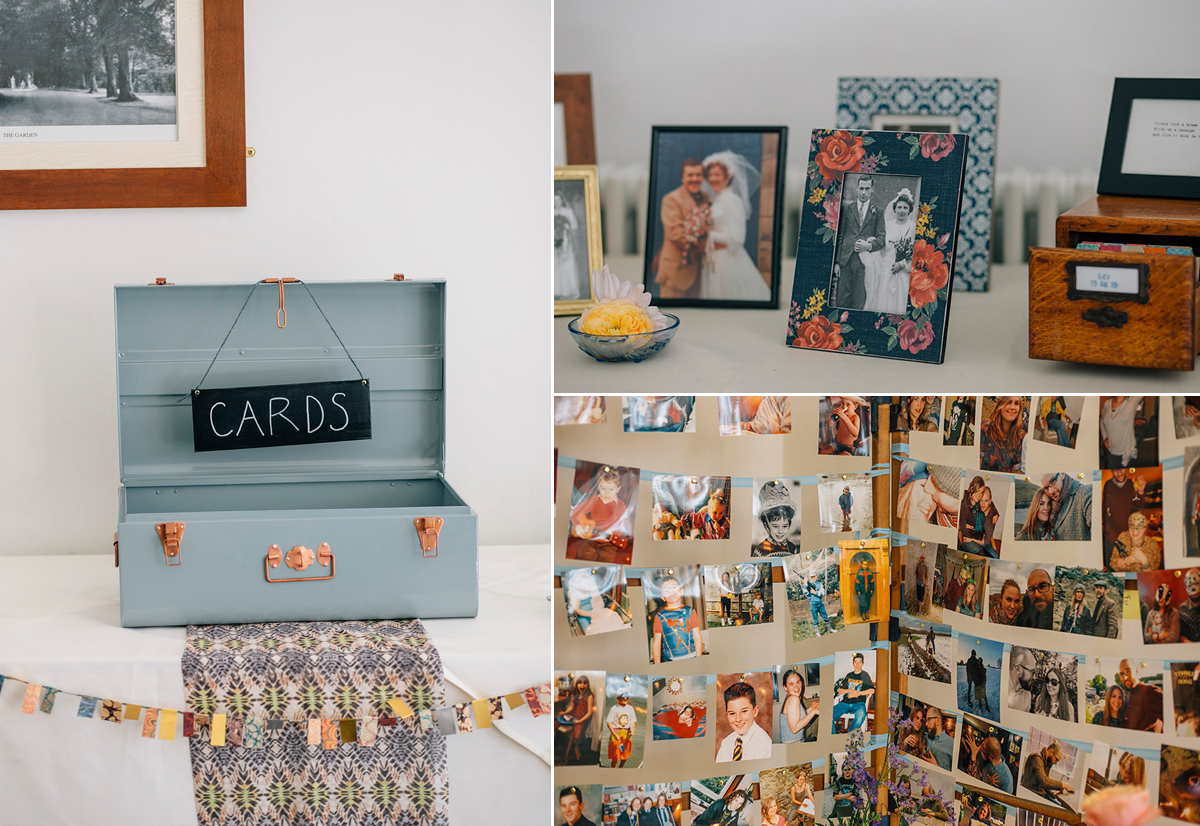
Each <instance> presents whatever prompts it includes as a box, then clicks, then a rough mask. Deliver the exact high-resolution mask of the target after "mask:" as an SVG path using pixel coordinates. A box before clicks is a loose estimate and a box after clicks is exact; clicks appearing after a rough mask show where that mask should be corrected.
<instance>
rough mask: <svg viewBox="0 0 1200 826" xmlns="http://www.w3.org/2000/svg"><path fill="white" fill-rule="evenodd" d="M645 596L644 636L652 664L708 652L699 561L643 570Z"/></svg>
mask: <svg viewBox="0 0 1200 826" xmlns="http://www.w3.org/2000/svg"><path fill="white" fill-rule="evenodd" d="M642 592H643V594H644V595H645V597H646V636H647V638H648V639H649V641H650V662H651V664H652V665H658V664H659V663H665V662H671V661H672V660H688V659H692V658H693V657H699V656H703V655H705V654H707V653H708V630H707V629H708V626H707V624H706V623H705V618H704V598H703V594H702V591H701V576H700V566H699V565H679V566H676V567H674V568H659V569H657V570H652V569H647V570H645V571H643V572H642Z"/></svg>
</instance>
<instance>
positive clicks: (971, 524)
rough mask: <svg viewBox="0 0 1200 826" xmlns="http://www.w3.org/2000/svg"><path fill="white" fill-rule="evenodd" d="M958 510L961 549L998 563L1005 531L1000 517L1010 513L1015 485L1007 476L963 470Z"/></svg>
mask: <svg viewBox="0 0 1200 826" xmlns="http://www.w3.org/2000/svg"><path fill="white" fill-rule="evenodd" d="M962 485H963V495H962V502H961V504H960V506H959V510H958V549H959V550H960V551H967V552H969V553H973V554H979V555H980V556H986V557H990V558H992V559H997V558H999V556H1000V543H1001V535H1002V534H1003V533H1004V528H1003V526H1002V525H1001V524H1000V517H1001V514H1003V513H1004V512H1005V511H1006V510H1007V509H1008V499H1009V492H1010V491H1011V490H1012V482H1011V480H1009V479H1008V478H1007V477H1004V476H992V475H991V474H990V473H982V474H981V473H977V472H976V471H973V470H964V471H963V475H962Z"/></svg>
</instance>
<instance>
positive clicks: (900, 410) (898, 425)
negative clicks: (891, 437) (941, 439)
mask: <svg viewBox="0 0 1200 826" xmlns="http://www.w3.org/2000/svg"><path fill="white" fill-rule="evenodd" d="M891 424H892V432H893V433H908V432H909V431H912V430H920V431H924V432H926V433H937V432H938V430H939V429H941V424H942V397H941V396H901V397H900V401H899V403H898V404H895V405H892V423H891Z"/></svg>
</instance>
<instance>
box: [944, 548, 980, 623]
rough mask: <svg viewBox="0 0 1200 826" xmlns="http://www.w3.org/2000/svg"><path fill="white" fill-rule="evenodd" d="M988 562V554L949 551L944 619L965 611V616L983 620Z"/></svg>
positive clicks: (946, 557) (946, 562)
mask: <svg viewBox="0 0 1200 826" xmlns="http://www.w3.org/2000/svg"><path fill="white" fill-rule="evenodd" d="M988 564H989V560H988V558H987V557H986V556H976V555H975V554H968V553H963V552H962V551H951V550H947V551H946V556H945V566H946V569H945V573H944V574H943V579H944V580H945V582H946V593H945V596H944V597H943V598H942V603H943V605H944V609H943V612H942V617H943V619H945V618H946V614H962V615H963V616H965V617H974V618H975V619H983V612H984V599H985V598H986V596H985V594H984V591H985V590H986V583H987V577H988Z"/></svg>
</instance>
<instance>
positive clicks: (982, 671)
mask: <svg viewBox="0 0 1200 826" xmlns="http://www.w3.org/2000/svg"><path fill="white" fill-rule="evenodd" d="M1003 657H1004V644H1003V643H1000V642H996V641H995V640H989V639H985V638H983V637H968V636H962V637H959V638H958V662H957V664H956V666H955V668H956V670H957V674H956V680H955V687H956V691H957V694H958V710H959V711H963V712H967V711H969V712H971V713H972V714H976V715H978V716H980V717H986V718H987V719H988V720H991V721H992V722H993V723H998V722H1000V674H1001V660H1002V658H1003Z"/></svg>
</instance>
